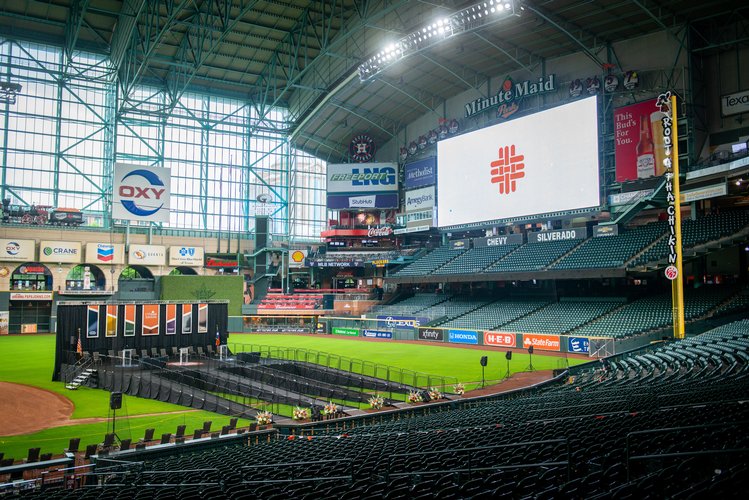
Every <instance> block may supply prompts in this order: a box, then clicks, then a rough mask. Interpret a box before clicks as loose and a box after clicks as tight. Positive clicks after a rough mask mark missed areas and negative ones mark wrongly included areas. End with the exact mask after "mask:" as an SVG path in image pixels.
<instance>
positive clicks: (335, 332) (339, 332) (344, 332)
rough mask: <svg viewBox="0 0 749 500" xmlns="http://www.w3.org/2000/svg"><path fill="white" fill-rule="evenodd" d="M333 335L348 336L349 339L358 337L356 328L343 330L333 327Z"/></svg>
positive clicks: (339, 327)
mask: <svg viewBox="0 0 749 500" xmlns="http://www.w3.org/2000/svg"><path fill="white" fill-rule="evenodd" d="M331 333H333V335H348V336H349V337H358V336H359V329H358V328H344V327H341V326H334V327H333V330H332V332H331Z"/></svg>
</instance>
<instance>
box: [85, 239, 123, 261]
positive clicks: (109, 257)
mask: <svg viewBox="0 0 749 500" xmlns="http://www.w3.org/2000/svg"><path fill="white" fill-rule="evenodd" d="M85 262H86V264H124V263H125V245H123V244H121V243H86V260H85Z"/></svg>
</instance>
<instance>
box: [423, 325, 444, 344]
mask: <svg viewBox="0 0 749 500" xmlns="http://www.w3.org/2000/svg"><path fill="white" fill-rule="evenodd" d="M419 340H429V341H431V342H443V341H444V340H445V330H443V329H442V328H419Z"/></svg>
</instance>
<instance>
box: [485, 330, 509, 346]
mask: <svg viewBox="0 0 749 500" xmlns="http://www.w3.org/2000/svg"><path fill="white" fill-rule="evenodd" d="M515 341H516V338H515V334H514V333H505V332H484V345H493V346H497V347H515Z"/></svg>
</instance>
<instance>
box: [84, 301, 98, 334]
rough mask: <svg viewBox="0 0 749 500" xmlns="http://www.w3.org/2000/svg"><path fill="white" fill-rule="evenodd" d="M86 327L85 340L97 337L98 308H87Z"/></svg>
mask: <svg viewBox="0 0 749 500" xmlns="http://www.w3.org/2000/svg"><path fill="white" fill-rule="evenodd" d="M86 310H87V313H88V322H87V323H86V324H87V325H88V327H87V328H86V338H89V339H94V338H97V337H98V336H99V306H88V307H87V308H86Z"/></svg>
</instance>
